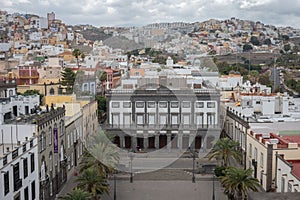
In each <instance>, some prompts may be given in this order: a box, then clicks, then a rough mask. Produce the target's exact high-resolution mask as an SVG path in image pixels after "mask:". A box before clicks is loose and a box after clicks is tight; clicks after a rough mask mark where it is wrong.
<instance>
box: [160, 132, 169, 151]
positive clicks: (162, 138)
mask: <svg viewBox="0 0 300 200" xmlns="http://www.w3.org/2000/svg"><path fill="white" fill-rule="evenodd" d="M167 143H168V141H167V135H160V136H159V148H160V149H161V148H164V147H165V146H167Z"/></svg>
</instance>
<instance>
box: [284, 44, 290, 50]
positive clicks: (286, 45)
mask: <svg viewBox="0 0 300 200" xmlns="http://www.w3.org/2000/svg"><path fill="white" fill-rule="evenodd" d="M283 50H284V51H285V52H288V51H289V50H291V45H290V44H285V45H284V46H283Z"/></svg>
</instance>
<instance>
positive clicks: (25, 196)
mask: <svg viewBox="0 0 300 200" xmlns="http://www.w3.org/2000/svg"><path fill="white" fill-rule="evenodd" d="M24 200H29V195H28V187H26V188H25V189H24Z"/></svg>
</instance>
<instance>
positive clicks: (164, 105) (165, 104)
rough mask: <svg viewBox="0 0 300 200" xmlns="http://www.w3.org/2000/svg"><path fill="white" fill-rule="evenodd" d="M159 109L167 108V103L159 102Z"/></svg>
mask: <svg viewBox="0 0 300 200" xmlns="http://www.w3.org/2000/svg"><path fill="white" fill-rule="evenodd" d="M159 107H160V108H167V107H168V103H167V102H166V101H161V102H159Z"/></svg>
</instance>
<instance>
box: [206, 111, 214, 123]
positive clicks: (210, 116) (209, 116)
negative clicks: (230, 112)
mask: <svg viewBox="0 0 300 200" xmlns="http://www.w3.org/2000/svg"><path fill="white" fill-rule="evenodd" d="M207 124H208V125H213V124H215V113H207Z"/></svg>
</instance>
